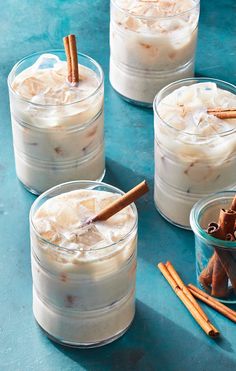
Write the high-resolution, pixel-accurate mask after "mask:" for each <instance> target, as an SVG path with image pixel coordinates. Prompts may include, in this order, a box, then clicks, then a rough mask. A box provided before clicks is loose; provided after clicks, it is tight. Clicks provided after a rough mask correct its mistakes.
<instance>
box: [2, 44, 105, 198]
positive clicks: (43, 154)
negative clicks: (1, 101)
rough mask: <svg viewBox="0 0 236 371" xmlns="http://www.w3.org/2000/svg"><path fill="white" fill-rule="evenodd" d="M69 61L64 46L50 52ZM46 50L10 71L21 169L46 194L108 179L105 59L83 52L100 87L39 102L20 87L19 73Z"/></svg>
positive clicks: (80, 57)
mask: <svg viewBox="0 0 236 371" xmlns="http://www.w3.org/2000/svg"><path fill="white" fill-rule="evenodd" d="M46 53H47V54H49V53H50V54H53V55H54V56H56V57H59V59H60V60H61V61H66V56H65V52H64V51H63V50H52V51H48V52H46ZM42 54H44V53H35V54H32V55H30V56H28V57H26V58H24V59H22V60H21V61H19V62H18V63H17V64H16V65H15V66H14V67H13V69H12V71H11V72H10V74H9V77H8V86H9V94H10V106H11V121H12V131H13V144H14V152H15V164H16V173H17V176H18V178H19V180H20V181H21V182H22V183H23V184H24V185H25V187H26V188H27V189H28V190H29V191H30V192H32V193H35V194H40V193H42V192H44V191H46V190H47V189H49V188H50V187H53V186H55V185H57V184H60V183H63V182H66V181H72V180H79V179H89V180H102V178H103V176H104V172H105V159H104V114H103V111H104V107H103V105H104V103H103V102H104V79H103V71H102V69H101V67H100V66H99V64H98V63H97V62H96V61H94V60H93V59H92V58H90V57H88V56H86V55H84V54H81V53H78V60H79V63H80V65H83V66H85V67H87V68H88V69H90V70H92V71H93V72H94V73H95V74H96V76H97V79H98V82H99V83H98V87H97V88H96V89H95V90H94V91H93V92H92V93H90V95H89V96H87V97H86V98H83V99H81V100H78V101H76V102H73V103H66V104H57V105H50V104H38V103H35V102H32V101H30V100H27V99H25V98H24V97H22V96H20V95H19V94H18V93H17V92H16V91H15V90H14V89H13V83H14V79H15V77H16V76H18V75H19V73H21V72H22V71H24V70H26V69H27V68H28V67H31V66H32V65H33V64H34V63H35V62H36V61H37V60H38V58H39V57H40V56H41V55H42Z"/></svg>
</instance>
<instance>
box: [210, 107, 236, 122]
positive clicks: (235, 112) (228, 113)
mask: <svg viewBox="0 0 236 371" xmlns="http://www.w3.org/2000/svg"><path fill="white" fill-rule="evenodd" d="M207 113H209V114H211V115H214V116H216V117H218V118H219V119H223V120H224V119H235V118H236V108H209V109H208V110H207Z"/></svg>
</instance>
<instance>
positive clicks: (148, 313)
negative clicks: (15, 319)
mask: <svg viewBox="0 0 236 371" xmlns="http://www.w3.org/2000/svg"><path fill="white" fill-rule="evenodd" d="M177 315H178V314H177ZM196 326H197V325H196ZM197 331H201V330H200V329H198V328H197V327H196V332H197ZM193 344H194V349H193ZM214 344H216V345H218V347H220V348H222V349H224V351H225V352H228V353H231V352H232V348H231V344H230V343H229V342H228V341H227V340H226V339H225V338H222V339H221V340H218V341H217V342H216V341H214V340H212V339H210V338H207V337H206V336H205V335H204V333H202V340H199V339H197V336H194V335H193V334H191V333H190V332H189V331H187V330H186V329H183V328H181V327H180V326H178V325H177V324H176V323H174V322H172V321H170V320H169V319H167V318H166V317H164V316H162V315H160V314H159V313H157V312H155V311H154V310H153V309H152V308H150V307H149V306H147V305H145V304H144V303H142V302H141V301H139V300H137V306H136V315H135V319H134V322H133V324H132V326H131V328H130V329H129V330H128V332H127V333H126V334H125V335H124V336H123V337H122V338H120V339H119V340H117V341H115V342H114V343H112V344H109V345H106V346H104V347H102V348H96V349H87V350H86V349H70V348H65V347H63V346H60V345H58V344H55V347H56V348H57V349H58V350H60V351H61V352H62V353H63V354H64V355H65V356H67V357H68V358H70V359H72V360H73V361H75V362H77V363H78V366H81V367H84V368H85V369H87V370H102V371H106V370H112V371H113V370H117V371H119V370H122V371H126V370H127V371H128V370H132V371H139V370H142V371H146V370H148V371H152V370H153V371H156V370H160V371H162V370H165V371H173V370H174V371H184V370H190V369H192V370H194V371H198V370H199V371H203V370H208V371H212V370H214V371H216V370H222V369H223V368H224V367H227V369H230V368H231V367H232V368H234V366H235V364H234V363H233V361H231V360H230V358H227V357H226V356H225V354H224V358H223V359H222V355H221V352H220V351H216V349H214V350H213V348H212V346H213V345H214ZM206 365H207V367H206ZM218 365H219V366H218Z"/></svg>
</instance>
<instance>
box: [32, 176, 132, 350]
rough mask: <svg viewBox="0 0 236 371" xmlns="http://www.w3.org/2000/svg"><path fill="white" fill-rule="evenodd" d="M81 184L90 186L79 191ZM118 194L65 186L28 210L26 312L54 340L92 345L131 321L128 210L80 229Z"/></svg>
mask: <svg viewBox="0 0 236 371" xmlns="http://www.w3.org/2000/svg"><path fill="white" fill-rule="evenodd" d="M85 186H87V187H88V188H90V189H79V187H82V188H84V187H85ZM92 188H94V189H92ZM64 192H65V193H64ZM114 192H115V193H114ZM119 192H120V191H119V190H117V189H116V188H114V187H111V186H108V185H104V184H103V183H94V182H90V183H87V184H85V183H83V182H72V183H67V184H64V185H62V186H59V187H55V188H53V189H52V190H49V191H48V192H46V193H44V194H43V195H42V196H40V197H39V199H37V200H36V202H35V204H34V205H33V206H32V209H31V216H30V222H31V251H32V275H33V311H34V316H35V318H36V320H37V322H38V323H39V325H40V326H41V327H42V328H43V329H44V331H45V332H46V333H47V334H48V335H49V336H51V337H52V338H53V339H54V340H56V341H59V342H61V343H64V344H67V345H74V346H80V347H91V346H99V345H103V344H104V343H107V342H110V341H112V340H114V339H116V338H117V337H119V336H120V335H122V334H123V333H124V332H125V331H126V329H127V328H128V327H129V325H130V323H131V322H132V319H133V317H134V311H135V275H136V245H137V213H136V208H135V206H133V205H132V206H128V207H126V208H125V209H123V210H122V211H120V212H119V213H117V214H116V215H114V216H113V217H111V218H110V219H108V220H107V221H105V222H96V223H94V224H92V225H87V226H84V227H81V223H83V222H84V220H86V218H89V217H91V216H93V215H95V214H97V213H98V211H100V210H101V209H104V208H105V207H106V206H107V205H109V204H110V203H112V202H113V201H114V200H115V199H117V197H120V193H119Z"/></svg>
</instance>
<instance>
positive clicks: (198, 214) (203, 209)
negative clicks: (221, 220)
mask: <svg viewBox="0 0 236 371" xmlns="http://www.w3.org/2000/svg"><path fill="white" fill-rule="evenodd" d="M234 196H235V191H226V192H219V193H215V194H213V195H211V196H209V197H206V198H204V199H202V200H200V201H198V202H197V203H196V204H195V205H194V207H193V208H192V211H191V214H190V223H191V228H192V230H193V232H194V235H195V252H196V272H197V282H198V285H199V287H200V288H201V289H203V290H204V291H205V292H207V294H209V295H211V294H212V290H213V287H212V285H213V284H212V281H213V276H212V275H213V274H214V275H215V277H214V282H215V285H218V288H217V287H216V288H217V291H219V292H222V287H223V291H224V292H225V294H223V295H221V296H220V297H217V299H218V300H220V301H222V302H225V303H229V304H236V281H235V283H234V289H233V287H232V284H231V281H230V279H229V278H228V277H227V275H226V274H225V275H226V279H225V278H224V276H222V274H221V276H219V275H220V273H221V272H222V269H223V267H222V265H221V266H220V269H221V271H219V268H218V271H214V264H216V262H214V259H216V253H217V254H218V255H219V257H220V259H223V262H224V261H227V263H228V264H229V267H230V264H232V266H231V267H232V268H233V267H236V241H233V242H231V241H223V240H219V239H217V238H214V237H212V236H210V235H209V234H208V233H207V232H206V229H207V227H208V224H209V223H212V222H216V223H217V222H218V217H219V212H220V210H221V209H222V208H224V209H229V208H230V205H231V202H232V200H233V198H234ZM215 269H216V268H215ZM234 272H235V277H236V270H235V271H234ZM223 273H224V271H223ZM216 274H217V276H216ZM206 275H207V276H206ZM203 277H204V280H203ZM206 283H207V284H206ZM212 296H213V295H212ZM215 296H216V295H215Z"/></svg>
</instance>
